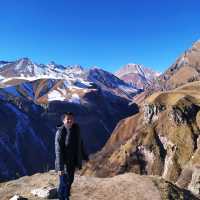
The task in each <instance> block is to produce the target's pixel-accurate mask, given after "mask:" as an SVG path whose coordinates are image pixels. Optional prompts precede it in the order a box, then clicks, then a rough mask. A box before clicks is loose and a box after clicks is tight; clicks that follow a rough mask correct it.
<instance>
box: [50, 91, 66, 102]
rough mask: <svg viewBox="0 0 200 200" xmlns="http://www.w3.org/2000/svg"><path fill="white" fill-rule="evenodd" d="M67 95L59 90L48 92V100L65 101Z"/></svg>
mask: <svg viewBox="0 0 200 200" xmlns="http://www.w3.org/2000/svg"><path fill="white" fill-rule="evenodd" d="M64 100H65V97H64V96H63V95H62V94H61V93H60V92H59V91H57V90H52V91H51V92H49V93H48V101H64Z"/></svg>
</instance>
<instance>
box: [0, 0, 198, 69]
mask: <svg viewBox="0 0 200 200" xmlns="http://www.w3.org/2000/svg"><path fill="white" fill-rule="evenodd" d="M199 8H200V1H199V0H0V60H15V59H18V58H21V57H30V58H31V59H32V60H33V61H35V62H37V63H44V64H47V63H49V62H50V61H55V62H56V63H59V64H64V65H68V64H80V65H82V66H85V67H90V66H98V67H102V68H104V69H105V70H108V71H111V72H115V71H116V70H117V69H119V68H120V67H121V66H123V65H125V64H127V63H138V64H143V65H144V66H149V67H151V68H153V69H154V70H157V71H160V72H162V71H164V70H165V69H166V68H168V67H169V66H170V65H171V64H172V63H173V62H174V61H175V60H176V58H177V57H178V56H179V55H180V54H181V53H182V52H184V51H185V50H186V49H187V48H188V47H190V46H191V45H192V43H193V42H194V41H196V40H197V39H200V9H199Z"/></svg>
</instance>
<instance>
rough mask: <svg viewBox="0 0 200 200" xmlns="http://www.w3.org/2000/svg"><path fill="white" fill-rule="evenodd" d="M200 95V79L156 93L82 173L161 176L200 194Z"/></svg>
mask: <svg viewBox="0 0 200 200" xmlns="http://www.w3.org/2000/svg"><path fill="white" fill-rule="evenodd" d="M199 91H200V82H199V81H198V82H193V83H189V84H186V85H184V86H181V87H179V88H177V89H174V90H171V91H167V92H158V93H155V94H153V95H151V96H150V97H149V98H147V99H146V100H145V105H144V107H142V108H141V111H140V112H139V113H138V114H136V115H133V116H131V117H128V118H125V119H123V120H121V121H120V122H119V123H118V125H117V126H116V127H115V129H114V131H113V133H112V135H111V137H110V139H109V140H108V141H107V143H106V145H105V146H104V147H103V149H102V150H101V151H100V152H98V153H97V154H96V155H95V156H94V158H93V160H91V162H90V163H88V165H87V166H86V167H85V169H84V170H83V172H82V173H83V174H93V175H95V176H99V177H108V176H114V175H116V174H122V173H125V172H135V173H138V174H146V175H159V176H162V177H163V178H165V179H167V180H170V181H172V182H174V183H177V184H179V185H181V186H183V187H184V188H192V187H193V186H194V185H195V187H197V188H195V189H194V188H193V189H191V190H193V191H194V192H195V193H198V194H199V189H198V188H199V186H198V185H196V184H197V182H198V177H199V166H200V162H199V161H200V160H199V157H200V155H199V153H200V143H199V135H200V124H199V123H200V120H199V116H200V115H199V114H200V92H199Z"/></svg>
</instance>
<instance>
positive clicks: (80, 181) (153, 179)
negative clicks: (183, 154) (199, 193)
mask: <svg viewBox="0 0 200 200" xmlns="http://www.w3.org/2000/svg"><path fill="white" fill-rule="evenodd" d="M57 181H58V177H57V176H56V174H55V172H54V171H50V172H47V173H42V174H35V175H33V176H25V177H22V178H20V179H17V180H14V181H9V182H6V183H1V184H0V197H1V200H7V199H9V198H11V197H12V196H14V195H15V194H18V195H21V196H23V197H26V198H28V199H31V200H33V199H34V200H36V199H37V200H39V199H40V198H38V197H34V196H33V195H32V194H31V190H33V189H36V188H40V187H48V186H50V187H56V185H57ZM110 199H112V200H122V199H123V200H150V199H153V200H167V199H170V200H173V199H174V200H178V199H185V200H189V199H190V200H193V199H194V200H197V199H198V198H197V197H195V196H193V195H192V194H191V193H190V192H189V191H187V190H183V189H180V188H178V187H177V186H175V185H173V184H172V183H170V182H168V181H165V180H164V179H162V178H160V177H157V176H141V175H137V174H134V173H126V174H122V175H118V176H115V177H112V178H97V177H90V176H79V175H78V174H76V176H75V181H74V183H73V186H72V196H71V200H110Z"/></svg>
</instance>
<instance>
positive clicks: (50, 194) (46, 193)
mask: <svg viewBox="0 0 200 200" xmlns="http://www.w3.org/2000/svg"><path fill="white" fill-rule="evenodd" d="M31 194H33V195H34V196H38V197H41V198H47V199H52V198H56V197H57V196H58V195H57V188H55V187H50V186H47V187H42V188H37V189H33V190H31Z"/></svg>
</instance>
